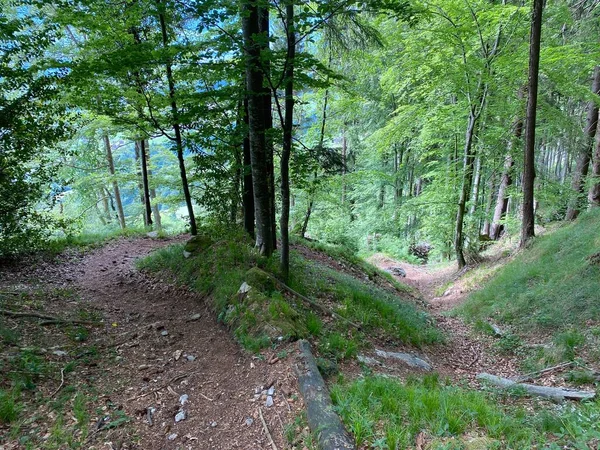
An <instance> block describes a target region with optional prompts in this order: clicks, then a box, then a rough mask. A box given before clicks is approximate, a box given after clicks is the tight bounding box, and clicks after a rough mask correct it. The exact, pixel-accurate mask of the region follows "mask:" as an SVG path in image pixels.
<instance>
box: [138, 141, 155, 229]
mask: <svg viewBox="0 0 600 450" xmlns="http://www.w3.org/2000/svg"><path fill="white" fill-rule="evenodd" d="M138 142H139V145H140V157H141V158H140V159H141V161H142V185H143V187H144V211H145V217H146V220H145V223H146V226H148V227H150V228H152V206H151V205H150V187H149V184H148V161H147V158H146V144H145V141H144V140H143V139H140V140H139V141H138Z"/></svg>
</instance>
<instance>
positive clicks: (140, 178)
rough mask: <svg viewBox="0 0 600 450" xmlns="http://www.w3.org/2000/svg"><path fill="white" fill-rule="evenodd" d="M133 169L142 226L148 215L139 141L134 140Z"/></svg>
mask: <svg viewBox="0 0 600 450" xmlns="http://www.w3.org/2000/svg"><path fill="white" fill-rule="evenodd" d="M135 171H136V176H137V181H138V182H137V185H138V192H139V194H140V204H141V205H142V218H143V219H144V227H148V216H147V215H146V200H145V198H144V182H143V176H142V155H141V150H140V141H135Z"/></svg>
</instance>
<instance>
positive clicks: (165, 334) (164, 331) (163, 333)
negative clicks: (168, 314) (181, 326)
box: [160, 330, 169, 336]
mask: <svg viewBox="0 0 600 450" xmlns="http://www.w3.org/2000/svg"><path fill="white" fill-rule="evenodd" d="M160 334H162V335H163V336H168V335H169V332H168V331H167V330H162V331H161V332H160Z"/></svg>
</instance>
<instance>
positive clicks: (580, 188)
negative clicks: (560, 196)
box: [566, 66, 600, 220]
mask: <svg viewBox="0 0 600 450" xmlns="http://www.w3.org/2000/svg"><path fill="white" fill-rule="evenodd" d="M592 92H593V93H594V94H595V95H598V94H600V66H596V67H595V68H594V79H593V82H592ZM597 125H598V107H597V106H596V102H593V101H591V102H589V104H588V113H587V119H586V123H585V130H584V132H585V135H586V140H585V147H584V148H583V151H582V152H580V153H579V155H578V156H577V165H576V166H575V173H574V174H573V180H572V182H571V189H572V191H573V198H571V200H570V202H569V207H568V209H567V217H566V219H567V220H574V219H576V218H577V216H578V215H579V212H580V210H581V206H582V198H581V197H582V194H583V192H584V188H585V178H586V177H587V174H588V171H589V167H590V160H591V158H592V151H593V148H594V136H595V135H596V128H597ZM588 195H589V194H588Z"/></svg>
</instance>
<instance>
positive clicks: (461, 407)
mask: <svg viewBox="0 0 600 450" xmlns="http://www.w3.org/2000/svg"><path fill="white" fill-rule="evenodd" d="M331 394H332V399H333V401H334V403H335V405H336V409H337V411H338V413H339V414H340V415H341V417H342V419H343V421H344V423H345V425H346V426H347V428H348V429H349V430H350V431H351V432H352V433H353V434H354V437H355V439H356V443H357V446H358V447H360V448H374V449H389V450H394V449H402V448H413V445H414V444H415V442H416V440H417V437H418V436H419V435H421V437H420V438H421V439H424V440H425V442H426V443H427V445H426V447H422V448H428V449H465V448H473V449H475V448H477V449H480V448H481V449H483V448H486V449H519V450H521V449H529V448H548V449H556V450H558V449H560V448H590V447H589V446H588V445H591V444H593V443H594V442H597V439H599V438H600V422H599V421H598V419H599V418H600V404H598V402H588V403H584V404H581V405H577V406H575V405H571V404H564V405H559V406H554V407H548V406H547V405H546V404H539V405H534V406H529V407H528V408H527V409H526V408H524V407H519V406H508V403H509V402H506V401H505V400H506V398H505V396H506V395H508V394H502V395H500V394H495V393H493V392H492V393H487V392H478V391H472V390H468V389H465V388H461V387H456V386H452V385H450V384H447V383H446V382H444V381H442V380H440V379H439V377H438V376H437V375H435V374H434V375H427V376H424V377H422V378H416V377H415V378H411V379H409V380H407V381H406V382H400V381H397V380H394V379H391V378H387V377H378V376H367V377H364V378H361V379H359V380H356V381H353V382H347V383H346V382H344V381H343V380H342V382H340V383H338V384H335V385H334V386H333V388H332V391H331ZM504 404H506V405H504Z"/></svg>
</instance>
